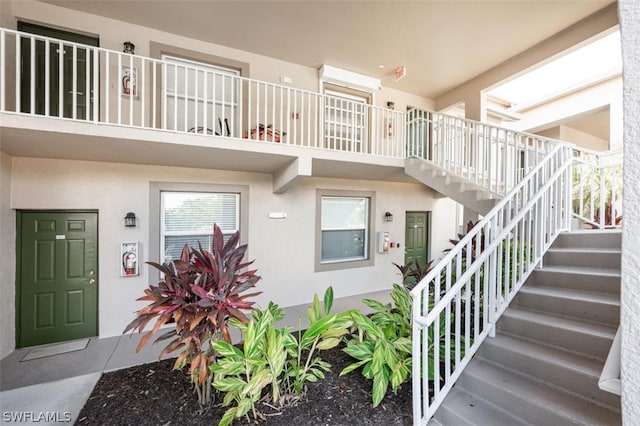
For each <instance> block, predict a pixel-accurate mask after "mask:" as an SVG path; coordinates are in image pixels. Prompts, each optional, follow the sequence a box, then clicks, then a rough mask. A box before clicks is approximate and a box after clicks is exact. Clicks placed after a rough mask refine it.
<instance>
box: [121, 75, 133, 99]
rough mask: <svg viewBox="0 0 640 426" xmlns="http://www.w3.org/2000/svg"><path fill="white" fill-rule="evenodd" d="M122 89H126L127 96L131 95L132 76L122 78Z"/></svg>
mask: <svg viewBox="0 0 640 426" xmlns="http://www.w3.org/2000/svg"><path fill="white" fill-rule="evenodd" d="M122 87H123V88H124V94H125V95H130V94H131V77H130V76H128V75H125V76H124V77H122Z"/></svg>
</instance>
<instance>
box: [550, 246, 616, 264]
mask: <svg viewBox="0 0 640 426" xmlns="http://www.w3.org/2000/svg"><path fill="white" fill-rule="evenodd" d="M620 253H621V252H620V248H598V249H594V248H575V247H573V248H555V247H552V248H550V249H549V250H548V251H547V253H546V254H545V255H544V259H543V265H545V266H546V265H549V266H579V267H590V268H604V269H620V258H621V255H620Z"/></svg>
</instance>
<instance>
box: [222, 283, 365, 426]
mask: <svg viewBox="0 0 640 426" xmlns="http://www.w3.org/2000/svg"><path fill="white" fill-rule="evenodd" d="M332 304H333V289H332V288H331V287H329V288H328V289H327V290H326V292H325V295H324V305H323V306H322V305H321V304H320V300H319V299H318V296H317V295H314V299H313V305H312V307H311V308H309V310H308V318H309V327H308V328H307V329H306V330H305V331H304V332H302V331H300V332H298V338H297V339H296V338H295V336H294V334H293V333H292V332H291V328H290V327H284V328H275V323H276V322H278V321H280V320H281V319H282V318H284V312H283V311H282V309H280V308H279V307H278V305H276V304H274V303H269V306H268V307H267V309H266V310H256V311H254V313H253V315H252V318H251V319H250V320H249V321H248V322H247V323H244V324H242V323H239V322H238V321H237V320H232V321H231V322H233V323H234V325H237V326H238V327H239V328H240V329H241V330H242V331H243V333H244V335H245V339H244V342H243V344H242V347H241V348H239V347H235V346H232V345H230V344H229V343H227V342H222V341H219V342H215V343H214V348H215V350H216V351H217V352H218V354H219V356H220V358H219V359H218V362H217V363H216V364H214V365H212V366H211V370H212V372H213V373H214V377H215V378H214V381H213V386H214V387H215V388H216V389H217V390H219V391H222V392H225V393H226V394H225V396H224V400H223V405H224V406H225V407H228V406H230V405H232V404H234V403H235V405H234V406H232V407H231V408H229V409H228V410H227V411H226V412H225V414H224V415H223V417H222V419H221V420H220V423H219V425H220V426H225V425H228V424H230V423H231V422H233V421H234V420H235V419H237V418H240V417H242V416H245V415H248V414H249V412H250V411H251V412H252V414H253V417H254V418H259V417H261V413H260V411H259V410H258V409H257V408H256V404H257V403H258V402H259V401H260V400H269V401H270V402H271V404H272V406H274V407H276V408H278V407H279V408H281V407H283V406H285V405H288V404H294V403H296V402H297V401H298V400H299V399H300V398H301V397H303V396H304V394H305V391H306V387H305V384H306V383H307V382H316V381H317V380H320V379H323V378H324V372H325V371H328V370H329V369H330V368H331V365H330V364H329V363H327V362H326V361H324V360H322V358H320V357H319V356H317V352H318V351H321V350H326V349H330V348H333V347H335V346H337V345H338V344H339V343H340V342H341V338H342V336H344V335H345V334H348V332H349V328H350V327H351V326H352V325H353V321H352V320H351V315H350V312H349V311H347V312H343V313H340V314H331V313H330V311H331V306H332Z"/></svg>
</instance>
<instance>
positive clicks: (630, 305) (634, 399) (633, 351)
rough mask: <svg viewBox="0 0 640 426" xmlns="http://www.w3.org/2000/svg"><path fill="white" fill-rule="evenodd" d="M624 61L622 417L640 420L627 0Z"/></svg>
mask: <svg viewBox="0 0 640 426" xmlns="http://www.w3.org/2000/svg"><path fill="white" fill-rule="evenodd" d="M619 8H620V9H619V10H620V24H621V25H620V30H621V35H622V58H623V63H624V67H623V68H624V69H623V72H624V199H623V202H624V227H623V228H622V297H621V299H622V306H621V321H620V323H621V327H622V354H621V364H622V418H623V423H624V424H625V425H628V426H632V425H637V424H638V419H640V281H639V280H638V271H640V245H638V243H637V241H638V240H640V161H639V159H640V55H639V51H638V45H640V24H639V23H640V4H639V3H638V2H637V1H635V0H621V1H620V3H619Z"/></svg>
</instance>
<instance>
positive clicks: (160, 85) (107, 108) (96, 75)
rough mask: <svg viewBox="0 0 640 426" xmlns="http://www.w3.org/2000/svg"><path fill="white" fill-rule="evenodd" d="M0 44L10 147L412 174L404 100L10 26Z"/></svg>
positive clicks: (251, 166)
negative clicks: (305, 85)
mask: <svg viewBox="0 0 640 426" xmlns="http://www.w3.org/2000/svg"><path fill="white" fill-rule="evenodd" d="M0 52H1V54H0V73H1V75H0V77H1V78H0V80H1V83H0V113H1V114H0V128H1V129H2V151H4V152H6V153H8V154H10V155H15V156H30V157H48V158H66V159H81V160H94V161H114V162H126V163H138V164H159V165H168V166H186V167H201V168H214V169H226V170H242V171H250V172H260V173H271V174H273V175H274V190H276V191H282V190H284V189H285V188H286V187H287V185H288V184H289V183H290V182H291V181H292V180H293V179H295V178H296V177H299V176H327V177H347V178H362V179H386V180H396V181H411V178H410V177H408V176H407V175H406V174H404V172H403V165H404V163H403V160H404V158H405V157H406V156H407V153H406V148H407V147H406V145H405V141H406V140H407V138H406V135H405V130H406V129H405V125H404V123H405V117H404V116H405V114H404V113H402V112H398V111H393V110H391V109H385V108H379V107H375V106H372V105H369V104H367V103H364V102H362V101H360V100H354V99H349V98H348V97H341V96H330V95H326V94H319V93H313V92H310V91H305V90H300V89H295V88H292V87H289V86H283V85H276V84H272V83H266V82H262V81H257V80H253V79H250V78H245V77H242V76H239V75H233V74H231V73H229V72H227V71H224V70H216V69H215V68H214V67H206V66H203V65H202V64H198V63H195V62H189V61H186V60H181V59H179V58H170V59H167V58H163V60H158V59H152V58H147V57H143V56H138V55H132V54H127V53H122V52H116V51H112V50H107V49H103V48H99V47H94V46H87V45H83V44H78V43H72V42H68V41H61V40H58V39H52V38H48V37H42V36H38V35H34V34H28V33H21V32H16V31H12V30H7V29H0ZM347 163H348V167H345V164H347Z"/></svg>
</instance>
